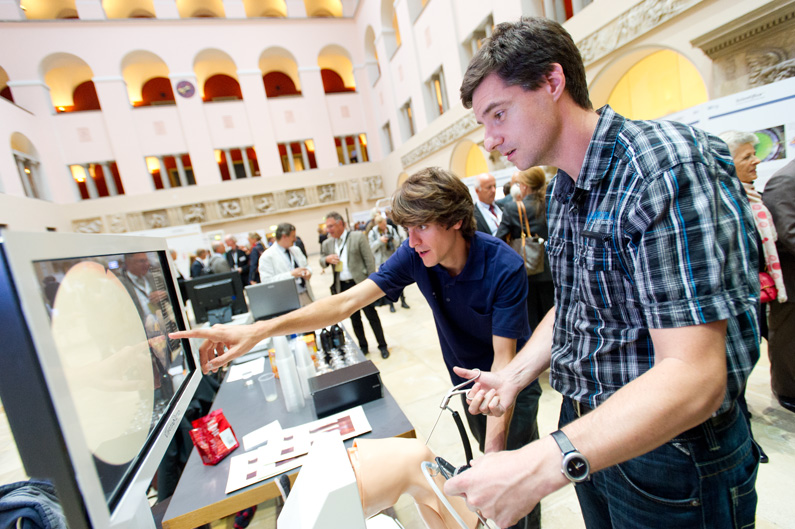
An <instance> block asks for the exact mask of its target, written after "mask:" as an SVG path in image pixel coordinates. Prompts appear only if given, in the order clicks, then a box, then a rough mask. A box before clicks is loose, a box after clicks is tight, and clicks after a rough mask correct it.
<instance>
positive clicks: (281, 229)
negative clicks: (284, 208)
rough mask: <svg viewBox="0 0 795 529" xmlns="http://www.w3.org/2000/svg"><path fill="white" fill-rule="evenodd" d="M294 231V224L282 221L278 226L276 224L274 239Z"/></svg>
mask: <svg viewBox="0 0 795 529" xmlns="http://www.w3.org/2000/svg"><path fill="white" fill-rule="evenodd" d="M294 231H295V226H293V225H292V224H290V223H289V222H282V223H281V224H279V225H278V226H276V233H275V235H276V240H277V241H279V240H281V239H282V237H287V236H288V235H290V234H291V233H292V232H294Z"/></svg>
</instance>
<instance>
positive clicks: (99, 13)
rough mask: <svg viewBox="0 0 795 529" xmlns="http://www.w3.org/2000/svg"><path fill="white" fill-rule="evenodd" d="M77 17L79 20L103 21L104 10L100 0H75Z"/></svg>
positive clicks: (105, 17)
mask: <svg viewBox="0 0 795 529" xmlns="http://www.w3.org/2000/svg"><path fill="white" fill-rule="evenodd" d="M75 7H76V8H77V16H79V17H80V20H105V19H107V16H106V15H105V10H104V9H103V8H102V2H101V1H100V0H76V2H75Z"/></svg>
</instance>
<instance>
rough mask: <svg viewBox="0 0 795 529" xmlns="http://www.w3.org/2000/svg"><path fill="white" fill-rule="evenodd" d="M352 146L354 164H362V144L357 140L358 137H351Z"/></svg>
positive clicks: (355, 135) (356, 135)
mask: <svg viewBox="0 0 795 529" xmlns="http://www.w3.org/2000/svg"><path fill="white" fill-rule="evenodd" d="M353 144H354V146H355V147H356V162H357V163H362V162H364V151H363V150H362V142H361V141H360V140H359V135H358V134H354V135H353Z"/></svg>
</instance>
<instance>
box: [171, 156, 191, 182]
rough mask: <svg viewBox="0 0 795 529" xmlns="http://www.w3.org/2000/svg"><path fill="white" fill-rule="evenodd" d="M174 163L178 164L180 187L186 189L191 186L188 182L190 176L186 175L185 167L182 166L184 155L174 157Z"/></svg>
mask: <svg viewBox="0 0 795 529" xmlns="http://www.w3.org/2000/svg"><path fill="white" fill-rule="evenodd" d="M174 161H175V162H177V175H179V185H181V186H182V187H185V186H187V185H189V184H190V182H188V175H187V174H186V173H185V166H184V165H183V164H182V155H181V154H178V155H176V156H174Z"/></svg>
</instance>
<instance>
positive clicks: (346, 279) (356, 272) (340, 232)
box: [320, 211, 389, 358]
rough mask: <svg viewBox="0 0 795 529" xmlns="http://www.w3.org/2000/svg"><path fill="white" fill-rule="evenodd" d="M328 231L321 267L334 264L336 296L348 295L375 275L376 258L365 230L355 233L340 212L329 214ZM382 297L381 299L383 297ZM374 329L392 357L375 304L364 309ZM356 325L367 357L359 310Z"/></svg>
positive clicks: (385, 354)
mask: <svg viewBox="0 0 795 529" xmlns="http://www.w3.org/2000/svg"><path fill="white" fill-rule="evenodd" d="M326 231H327V232H328V235H329V237H328V239H326V240H325V241H323V244H322V245H321V247H320V265H321V266H322V267H323V268H326V267H327V266H329V265H331V266H332V267H333V270H334V285H333V287H332V288H333V289H334V293H335V294H339V293H341V292H345V291H346V290H349V289H351V288H353V287H354V286H356V285H357V284H359V283H361V282H362V281H364V280H365V279H367V277H368V276H369V275H370V274H372V273H373V272H375V258H374V257H373V251H372V250H371V249H370V245H369V244H368V243H367V237H365V235H364V233H362V232H361V231H351V230H349V229H348V228H347V227H346V225H345V221H344V220H343V218H342V216H341V215H340V214H339V213H337V212H336V211H332V212H331V213H329V214H328V215H326ZM379 297H380V296H379ZM362 311H364V315H365V316H367V321H369V322H370V327H371V328H372V329H373V334H375V339H376V340H377V341H378V350H379V351H380V352H381V356H382V357H383V358H389V349H388V348H387V345H386V338H384V330H383V328H382V327H381V319H380V318H379V317H378V312H376V310H375V304H374V303H372V302H371V303H368V304H367V305H365V306H364V307H362ZM350 318H351V324H352V325H353V334H355V335H356V339H357V340H358V342H359V347H360V348H361V350H362V352H363V353H364V354H367V353H368V352H369V350H368V346H367V337H365V335H364V326H363V325H362V314H361V311H359V310H358V309H357V310H356V311H354V312H353V314H351V315H350Z"/></svg>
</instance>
